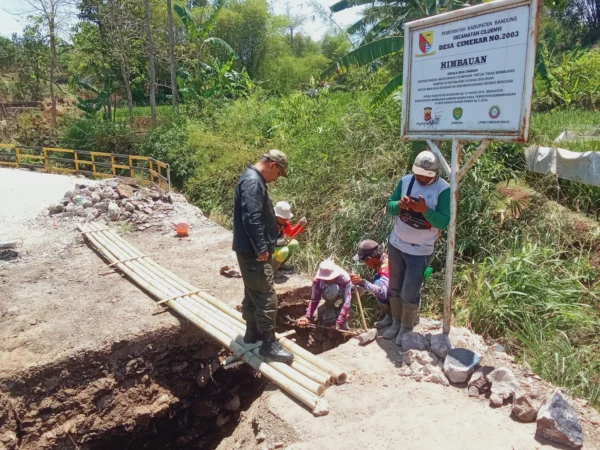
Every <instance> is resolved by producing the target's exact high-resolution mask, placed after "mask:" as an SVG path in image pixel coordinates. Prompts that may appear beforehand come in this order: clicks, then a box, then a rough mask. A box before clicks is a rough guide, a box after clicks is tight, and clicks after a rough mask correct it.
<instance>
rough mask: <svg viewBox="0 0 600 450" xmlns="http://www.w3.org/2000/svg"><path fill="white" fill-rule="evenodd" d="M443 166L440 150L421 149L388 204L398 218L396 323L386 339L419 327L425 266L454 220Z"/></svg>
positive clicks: (392, 261)
mask: <svg viewBox="0 0 600 450" xmlns="http://www.w3.org/2000/svg"><path fill="white" fill-rule="evenodd" d="M439 167H440V161H439V159H438V157H437V155H436V154H435V153H433V152H431V151H424V152H421V153H419V154H418V155H417V157H416V159H415V162H414V164H413V167H412V174H408V175H405V176H404V177H402V179H401V180H400V182H399V183H398V186H397V187H396V189H395V190H394V193H393V194H392V195H391V197H390V198H389V200H388V202H387V211H388V213H389V214H390V215H392V216H396V222H395V224H394V229H393V231H392V234H391V236H390V240H389V245H388V258H389V268H390V307H391V311H392V319H393V321H392V325H391V326H390V327H389V328H388V329H387V330H385V332H384V333H383V337H384V338H386V339H395V340H396V344H398V345H402V336H403V335H404V334H405V333H408V332H410V331H412V330H413V324H414V321H415V317H416V316H417V313H418V311H419V306H420V301H421V286H422V285H423V279H424V272H425V269H426V268H427V266H428V265H429V262H430V260H431V256H432V255H433V250H434V248H435V243H436V241H437V239H438V237H439V234H440V230H444V229H446V227H447V226H448V223H449V222H450V185H449V184H448V183H447V182H446V181H445V180H443V179H442V178H440V176H439V174H438V170H439Z"/></svg>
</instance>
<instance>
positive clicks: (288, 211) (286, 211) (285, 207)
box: [275, 202, 294, 220]
mask: <svg viewBox="0 0 600 450" xmlns="http://www.w3.org/2000/svg"><path fill="white" fill-rule="evenodd" d="M275 215H276V216H277V217H281V218H282V219H285V220H290V219H291V218H292V217H294V215H293V214H292V207H291V206H290V204H289V203H288V202H277V204H276V205H275Z"/></svg>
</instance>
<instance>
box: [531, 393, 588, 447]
mask: <svg viewBox="0 0 600 450" xmlns="http://www.w3.org/2000/svg"><path fill="white" fill-rule="evenodd" d="M536 433H537V434H538V435H540V436H542V437H544V438H546V439H549V440H551V441H554V442H558V443H559V444H565V445H568V446H569V447H573V448H579V447H581V446H582V445H583V430H582V428H581V421H580V420H579V415H578V414H577V412H576V411H575V409H573V407H572V406H571V404H570V403H569V402H568V401H567V399H566V398H565V397H564V396H563V395H562V393H561V392H560V390H559V389H557V390H556V391H554V393H553V394H552V396H551V397H550V398H549V399H548V400H547V401H546V403H544V405H543V406H542V407H541V408H540V410H539V412H538V417H537V429H536Z"/></svg>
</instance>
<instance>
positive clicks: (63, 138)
mask: <svg viewBox="0 0 600 450" xmlns="http://www.w3.org/2000/svg"><path fill="white" fill-rule="evenodd" d="M137 140H138V139H137V138H136V135H135V134H134V133H133V132H132V130H131V128H130V127H129V125H128V124H127V123H126V122H109V121H103V120H99V119H97V118H76V119H69V120H67V123H66V124H65V125H64V127H63V128H62V129H61V131H60V145H61V146H62V147H64V148H72V149H76V150H87V151H95V152H108V153H118V154H125V155H128V154H132V153H135V150H134V146H135V143H136V141H137Z"/></svg>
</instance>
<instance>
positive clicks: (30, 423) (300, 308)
mask: <svg viewBox="0 0 600 450" xmlns="http://www.w3.org/2000/svg"><path fill="white" fill-rule="evenodd" d="M308 296H310V292H308ZM306 300H307V292H306V289H305V288H303V289H300V290H297V291H292V292H289V293H287V294H284V295H282V296H281V298H280V308H279V320H278V322H279V324H278V327H279V329H280V331H284V330H288V329H290V323H291V322H290V321H289V319H292V320H293V319H297V318H298V317H300V316H302V315H303V314H304V312H305V302H306ZM288 317H289V319H288ZM311 335H312V333H311V332H310V331H308V330H302V329H297V336H296V339H297V342H298V343H299V344H301V345H303V346H305V347H306V348H308V349H309V350H311V351H312V352H314V353H320V352H321V351H323V350H324V349H326V348H324V346H323V342H320V341H315V340H314V339H313V338H312V337H311ZM341 342H343V340H339V341H336V342H329V343H328V344H327V346H330V345H338V344H339V343H341ZM227 356H228V351H227V350H226V349H224V348H223V347H222V346H220V345H218V344H216V343H215V341H213V340H211V339H210V338H209V337H208V336H205V335H203V334H202V333H201V332H200V331H199V330H198V329H196V328H195V327H193V326H191V325H184V326H183V327H172V328H168V329H163V330H157V331H153V332H149V333H147V334H145V335H143V336H139V337H135V338H132V339H130V340H126V341H121V342H115V343H113V344H112V345H110V346H108V347H106V348H99V349H90V350H89V351H82V352H79V353H77V354H75V355H71V356H70V357H69V358H65V359H62V360H57V361H54V362H53V363H51V364H47V365H45V366H41V367H35V368H31V369H27V370H23V371H21V372H19V373H18V374H16V375H12V376H7V377H4V378H0V450H33V449H36V450H38V449H59V450H63V449H64V450H67V449H68V450H71V449H75V450H77V449H81V450H84V449H86V450H96V449H124V450H125V449H157V450H158V449H160V450H166V449H173V448H178V449H210V448H215V447H216V446H217V445H218V443H219V442H220V441H221V440H222V439H223V438H225V437H227V436H228V435H230V434H231V433H232V432H233V430H234V428H235V427H236V426H237V425H238V424H239V423H240V421H241V420H243V411H244V410H246V409H247V408H248V407H249V406H250V405H251V404H252V402H253V401H254V400H256V399H257V398H258V397H259V396H260V395H261V393H262V391H263V389H264V387H265V386H266V385H267V383H268V380H267V379H265V378H262V377H261V376H260V375H258V374H257V373H256V372H254V371H253V370H251V369H250V367H249V366H247V365H241V366H239V367H237V368H235V369H228V370H226V369H223V368H221V366H220V363H221V362H222V361H223V360H224V359H225V358H226V357H227Z"/></svg>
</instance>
